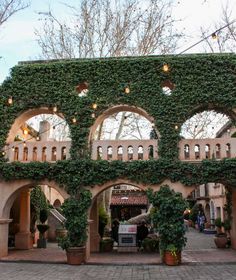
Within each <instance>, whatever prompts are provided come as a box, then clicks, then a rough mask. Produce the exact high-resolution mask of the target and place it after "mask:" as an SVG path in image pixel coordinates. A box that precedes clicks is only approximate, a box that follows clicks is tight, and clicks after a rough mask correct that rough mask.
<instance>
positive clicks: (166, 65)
mask: <svg viewBox="0 0 236 280" xmlns="http://www.w3.org/2000/svg"><path fill="white" fill-rule="evenodd" d="M162 70H163V72H168V71H169V70H170V69H169V65H168V64H167V63H163V66H162Z"/></svg>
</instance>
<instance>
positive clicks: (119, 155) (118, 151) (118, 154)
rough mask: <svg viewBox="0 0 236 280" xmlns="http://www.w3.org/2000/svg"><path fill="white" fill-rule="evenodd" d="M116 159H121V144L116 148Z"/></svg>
mask: <svg viewBox="0 0 236 280" xmlns="http://www.w3.org/2000/svg"><path fill="white" fill-rule="evenodd" d="M117 159H118V160H123V147H122V146H119V147H118V148H117Z"/></svg>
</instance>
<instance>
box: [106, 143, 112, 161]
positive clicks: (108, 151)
mask: <svg viewBox="0 0 236 280" xmlns="http://www.w3.org/2000/svg"><path fill="white" fill-rule="evenodd" d="M112 153H113V149H112V147H111V146H108V147H107V160H112Z"/></svg>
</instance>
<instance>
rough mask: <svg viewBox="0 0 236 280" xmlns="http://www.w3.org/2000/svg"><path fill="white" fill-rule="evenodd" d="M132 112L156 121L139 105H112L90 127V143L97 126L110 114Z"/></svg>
mask: <svg viewBox="0 0 236 280" xmlns="http://www.w3.org/2000/svg"><path fill="white" fill-rule="evenodd" d="M124 111H127V112H132V113H137V114H139V115H141V116H143V117H144V118H146V119H147V120H148V121H150V122H151V123H153V122H154V118H153V117H152V116H150V115H149V114H148V113H147V112H146V111H145V110H143V109H141V108H139V107H135V106H130V105H125V104H123V105H117V106H114V107H111V108H109V109H107V110H105V111H104V112H103V113H102V114H101V115H100V116H98V117H97V119H96V120H95V122H94V124H93V125H92V126H91V128H90V133H89V143H91V142H92V140H93V135H94V133H95V131H96V128H97V127H98V126H99V125H100V124H101V123H102V122H103V121H104V120H105V119H106V118H108V117H109V116H110V115H112V114H115V113H118V112H124ZM156 132H157V135H158V138H160V134H159V132H158V131H156Z"/></svg>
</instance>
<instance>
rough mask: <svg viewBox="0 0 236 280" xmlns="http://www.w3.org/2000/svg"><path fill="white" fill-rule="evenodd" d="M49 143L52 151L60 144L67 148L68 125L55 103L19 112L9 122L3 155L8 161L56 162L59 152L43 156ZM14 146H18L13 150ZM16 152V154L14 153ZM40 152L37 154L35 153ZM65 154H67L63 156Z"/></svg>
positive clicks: (68, 144) (68, 140) (60, 147)
mask: <svg viewBox="0 0 236 280" xmlns="http://www.w3.org/2000/svg"><path fill="white" fill-rule="evenodd" d="M52 142H54V143H53V145H54V147H53V149H54V151H53V152H54V153H55V150H56V151H60V150H61V149H62V147H68V149H69V147H70V142H71V139H70V131H69V126H68V125H67V123H66V121H65V120H64V119H63V116H62V114H60V113H58V108H57V106H53V107H52V108H38V109H32V110H28V111H26V112H24V113H23V114H21V115H20V116H19V117H18V118H17V119H16V120H15V122H14V124H13V125H12V127H11V129H10V131H9V135H8V138H7V142H6V146H5V148H4V150H3V151H4V153H5V157H6V158H7V159H8V160H9V161H14V160H18V161H45V160H48V161H55V160H60V159H62V156H63V155H61V154H60V153H59V154H58V155H57V157H56V159H55V155H53V154H50V153H49V155H48V156H47V157H46V159H45V157H44V159H42V154H41V153H42V149H43V146H44V147H49V146H50V148H49V149H51V145H52ZM16 148H17V149H16ZM16 151H17V153H18V155H16ZM38 153H39V154H38ZM66 156H67V155H66ZM64 159H65V158H64Z"/></svg>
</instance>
